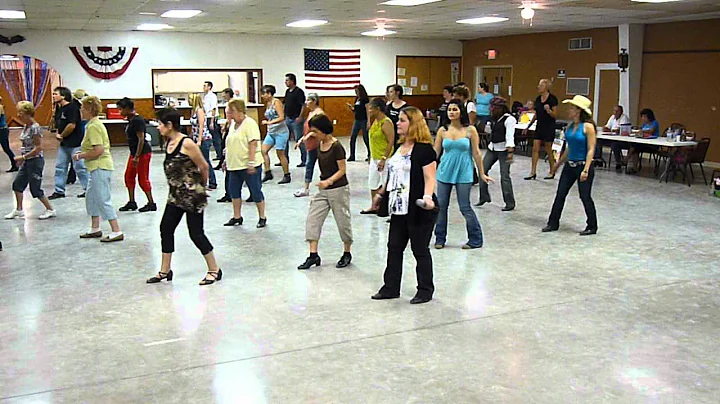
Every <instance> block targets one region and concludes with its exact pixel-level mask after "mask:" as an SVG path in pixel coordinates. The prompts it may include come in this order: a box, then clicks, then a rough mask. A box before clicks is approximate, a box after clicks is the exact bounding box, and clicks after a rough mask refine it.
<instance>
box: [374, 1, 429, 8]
mask: <svg viewBox="0 0 720 404" xmlns="http://www.w3.org/2000/svg"><path fill="white" fill-rule="evenodd" d="M438 1H442V0H389V1H385V2H382V3H380V4H384V5H387V6H403V7H412V6H421V5H423V4H429V3H436V2H438Z"/></svg>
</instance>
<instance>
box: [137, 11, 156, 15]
mask: <svg viewBox="0 0 720 404" xmlns="http://www.w3.org/2000/svg"><path fill="white" fill-rule="evenodd" d="M138 14H140V15H157V13H149V12H146V11H141V12H139V13H138Z"/></svg>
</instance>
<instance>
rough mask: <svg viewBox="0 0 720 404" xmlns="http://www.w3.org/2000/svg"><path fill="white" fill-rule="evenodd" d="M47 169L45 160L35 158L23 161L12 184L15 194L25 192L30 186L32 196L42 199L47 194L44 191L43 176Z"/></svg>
mask: <svg viewBox="0 0 720 404" xmlns="http://www.w3.org/2000/svg"><path fill="white" fill-rule="evenodd" d="M44 167H45V159H44V158H42V157H35V158H32V159H28V160H25V161H23V164H22V165H21V166H20V171H18V173H17V176H15V180H14V181H13V183H12V189H13V191H15V192H23V191H25V188H27V186H28V185H30V194H32V196H33V198H42V197H43V196H45V193H44V192H43V190H42V175H43V168H44Z"/></svg>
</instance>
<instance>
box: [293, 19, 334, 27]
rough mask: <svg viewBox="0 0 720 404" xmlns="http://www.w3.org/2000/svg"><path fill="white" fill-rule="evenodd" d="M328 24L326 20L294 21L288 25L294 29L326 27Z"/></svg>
mask: <svg viewBox="0 0 720 404" xmlns="http://www.w3.org/2000/svg"><path fill="white" fill-rule="evenodd" d="M327 23H328V22H327V21H326V20H300V21H293V22H291V23H289V24H287V26H288V27H292V28H312V27H319V26H320V25H325V24H327Z"/></svg>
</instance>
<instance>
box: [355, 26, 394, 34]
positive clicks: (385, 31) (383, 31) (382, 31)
mask: <svg viewBox="0 0 720 404" xmlns="http://www.w3.org/2000/svg"><path fill="white" fill-rule="evenodd" d="M396 33H397V32H395V31H390V30H388V29H385V28H375V29H374V30H372V31H365V32H362V33H361V34H360V35H365V36H385V35H392V34H396Z"/></svg>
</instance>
